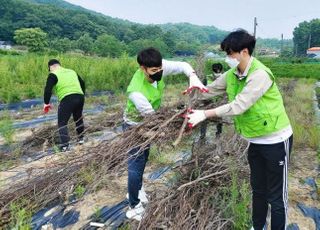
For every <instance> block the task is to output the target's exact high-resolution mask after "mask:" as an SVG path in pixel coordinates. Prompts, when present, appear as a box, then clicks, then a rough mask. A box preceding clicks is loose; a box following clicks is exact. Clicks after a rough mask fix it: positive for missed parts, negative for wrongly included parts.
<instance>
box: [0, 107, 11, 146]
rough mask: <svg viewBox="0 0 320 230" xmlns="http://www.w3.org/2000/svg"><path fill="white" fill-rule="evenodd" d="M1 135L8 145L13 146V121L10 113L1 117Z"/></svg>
mask: <svg viewBox="0 0 320 230" xmlns="http://www.w3.org/2000/svg"><path fill="white" fill-rule="evenodd" d="M0 135H1V136H2V137H3V138H4V141H5V143H6V144H8V145H9V144H11V143H13V141H14V128H13V121H12V119H11V117H10V115H9V114H8V113H4V115H3V116H2V117H0Z"/></svg>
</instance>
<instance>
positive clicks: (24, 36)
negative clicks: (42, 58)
mask: <svg viewBox="0 0 320 230" xmlns="http://www.w3.org/2000/svg"><path fill="white" fill-rule="evenodd" d="M14 34H15V36H14V39H15V41H16V42H17V44H20V45H25V46H27V47H28V48H29V50H30V51H32V52H37V51H43V50H44V49H45V48H46V47H47V45H48V42H47V33H45V32H44V31H42V30H41V29H40V28H22V29H19V30H16V31H15V32H14Z"/></svg>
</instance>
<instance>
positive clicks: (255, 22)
mask: <svg viewBox="0 0 320 230" xmlns="http://www.w3.org/2000/svg"><path fill="white" fill-rule="evenodd" d="M257 25H258V23H257V18H256V17H254V23H253V36H254V37H256V35H257Z"/></svg>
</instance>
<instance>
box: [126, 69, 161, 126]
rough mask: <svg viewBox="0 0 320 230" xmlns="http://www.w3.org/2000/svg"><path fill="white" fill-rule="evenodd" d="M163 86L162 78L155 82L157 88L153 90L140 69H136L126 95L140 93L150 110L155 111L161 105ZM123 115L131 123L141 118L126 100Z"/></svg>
mask: <svg viewBox="0 0 320 230" xmlns="http://www.w3.org/2000/svg"><path fill="white" fill-rule="evenodd" d="M164 86H165V84H164V81H163V78H162V79H161V80H160V81H158V82H157V88H155V87H154V86H153V85H152V84H151V83H150V82H149V81H148V80H147V79H146V77H145V74H144V72H143V71H142V70H141V69H138V70H137V71H136V72H135V74H134V75H133V77H132V79H131V82H130V84H129V86H128V88H127V95H129V94H130V93H132V92H140V93H142V94H143V95H144V96H145V97H146V98H147V100H148V101H149V102H150V104H151V106H152V108H153V109H154V110H157V109H159V108H160V105H161V99H162V95H163V89H164ZM125 113H126V116H127V118H129V119H130V120H131V121H134V122H139V121H141V120H142V116H141V115H140V113H139V111H138V110H137V109H136V107H135V105H134V104H133V102H132V101H131V100H128V102H127V107H126V111H125Z"/></svg>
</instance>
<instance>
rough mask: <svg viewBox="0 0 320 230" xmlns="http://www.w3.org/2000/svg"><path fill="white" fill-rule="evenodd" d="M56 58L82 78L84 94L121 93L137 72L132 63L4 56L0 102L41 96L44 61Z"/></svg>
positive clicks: (45, 71)
mask: <svg viewBox="0 0 320 230" xmlns="http://www.w3.org/2000/svg"><path fill="white" fill-rule="evenodd" d="M51 58H57V59H59V60H60V61H61V64H62V65H63V66H64V67H66V68H71V69H74V70H75V71H76V72H77V73H78V74H79V75H80V76H81V77H83V78H84V80H85V82H86V85H87V89H88V91H89V92H90V91H96V90H113V91H117V90H120V91H121V90H124V89H125V88H126V87H127V85H128V83H129V81H130V79H131V77H132V75H133V73H134V72H135V70H136V69H137V67H138V65H137V64H136V61H135V59H133V58H129V57H128V56H122V57H121V58H118V59H112V58H99V57H86V56H75V55H60V56H49V55H36V54H24V55H18V56H12V55H6V56H1V58H0V79H1V81H0V102H5V103H8V102H15V101H19V100H22V99H25V98H34V97H39V96H42V94H43V89H44V85H45V83H46V79H47V75H48V67H47V63H48V60H49V59H51Z"/></svg>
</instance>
